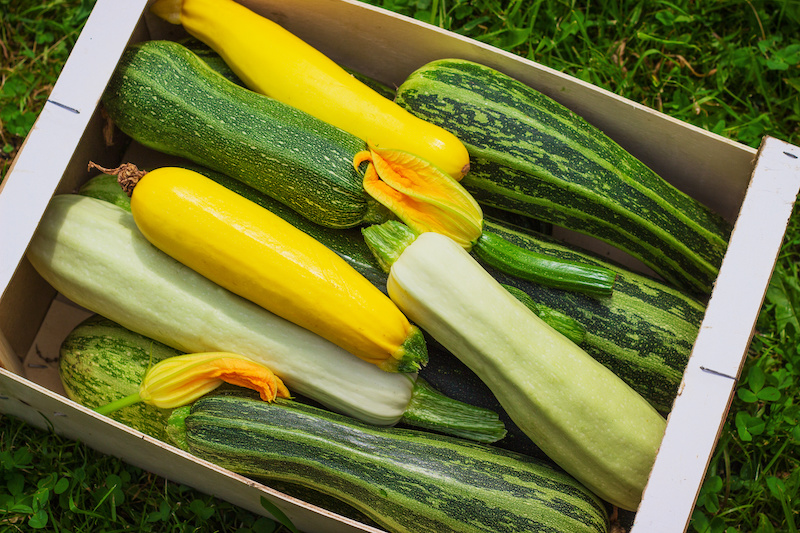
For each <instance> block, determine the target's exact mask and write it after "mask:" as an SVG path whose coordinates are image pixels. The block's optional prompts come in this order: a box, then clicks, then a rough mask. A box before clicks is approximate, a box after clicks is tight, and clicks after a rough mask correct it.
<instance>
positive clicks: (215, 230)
mask: <svg viewBox="0 0 800 533" xmlns="http://www.w3.org/2000/svg"><path fill="white" fill-rule="evenodd" d="M124 173H125V172H124V171H122V172H120V183H121V184H123V188H126V190H129V191H132V192H131V193H130V194H131V211H132V213H133V217H134V221H135V222H136V225H137V227H138V228H139V229H140V231H141V232H142V234H143V235H144V236H145V237H146V238H147V240H148V241H150V242H151V243H152V244H153V245H154V246H155V247H156V248H158V249H160V250H161V251H163V252H164V253H166V254H167V255H169V256H171V257H173V258H174V259H176V260H177V261H179V262H180V263H183V264H184V265H186V266H187V267H189V268H191V269H192V270H194V271H196V272H198V273H199V274H201V275H203V276H205V277H206V278H208V279H210V280H211V281H214V282H215V283H217V284H218V285H221V286H223V287H225V288H226V289H228V290H230V291H231V292H233V293H235V294H238V295H239V296H242V297H243V298H246V299H248V300H250V301H252V302H254V303H256V304H258V305H260V306H261V307H263V308H265V309H267V310H269V311H271V312H273V313H275V314H276V315H278V316H280V317H282V318H284V319H286V320H288V321H290V322H293V323H295V324H297V325H299V326H302V327H303V328H305V329H308V330H310V331H312V332H314V333H316V334H318V335H320V336H321V337H323V338H325V339H327V340H329V341H330V342H332V343H334V344H336V345H337V346H339V347H341V348H343V349H345V350H347V351H348V352H350V353H352V354H354V355H356V356H358V357H360V358H361V359H363V360H365V361H368V362H370V363H373V364H375V365H378V366H379V367H380V368H381V369H383V370H386V371H391V372H415V371H417V370H419V368H420V366H421V365H424V364H425V363H427V349H426V346H425V341H424V337H423V335H422V332H421V331H420V330H419V329H418V328H417V327H416V326H414V325H412V324H411V323H410V322H409V321H408V319H407V318H406V317H405V315H403V313H402V312H401V311H400V310H399V309H398V308H397V306H395V304H394V303H393V302H392V301H391V300H390V299H389V298H388V297H387V296H386V295H385V294H383V293H382V292H381V291H380V290H379V289H377V288H376V287H375V286H374V285H373V284H372V283H371V282H370V281H368V280H367V279H366V278H365V277H363V276H362V275H361V274H359V273H358V272H357V271H356V270H355V269H354V268H353V267H351V266H350V265H349V264H347V263H346V262H345V261H344V260H343V259H342V258H341V257H340V256H339V255H337V254H336V253H334V252H333V251H331V250H330V249H328V248H327V247H326V246H324V245H323V244H322V243H320V242H319V241H317V240H316V239H314V238H312V237H311V236H309V235H307V234H306V233H304V232H302V231H300V230H298V229H297V228H295V227H294V226H292V225H291V224H289V223H288V222H286V221H285V220H283V219H282V218H280V217H279V216H277V215H275V214H273V213H272V212H270V211H268V210H267V209H264V208H263V207H261V206H259V205H258V204H256V203H255V202H252V201H250V200H248V199H246V198H244V197H243V196H240V195H238V194H236V193H234V192H233V191H231V190H229V189H227V188H225V187H223V186H222V185H219V184H218V183H216V182H214V181H213V180H211V179H209V178H206V177H205V176H203V175H201V174H199V173H197V172H194V171H192V170H188V169H184V168H177V167H162V168H159V169H156V170H153V171H152V172H148V173H140V174H137V175H134V177H133V179H132V180H131V182H132V186H130V185H129V184H127V183H125V177H124V176H123V174H124Z"/></svg>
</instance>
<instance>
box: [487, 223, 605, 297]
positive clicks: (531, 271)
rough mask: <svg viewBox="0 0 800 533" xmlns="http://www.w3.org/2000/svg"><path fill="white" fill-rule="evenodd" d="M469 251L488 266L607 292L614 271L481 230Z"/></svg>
mask: <svg viewBox="0 0 800 533" xmlns="http://www.w3.org/2000/svg"><path fill="white" fill-rule="evenodd" d="M472 252H473V253H474V254H475V255H476V256H477V257H478V258H479V259H480V260H482V261H484V262H485V263H486V264H488V265H489V266H491V267H493V268H496V269H497V270H499V271H501V272H504V273H506V274H509V275H512V276H515V277H517V278H520V279H524V280H527V281H532V282H534V283H538V284H540V285H544V286H546V287H553V288H556V289H563V290H568V291H574V292H581V293H585V294H588V295H590V296H595V297H603V296H610V295H611V293H612V291H613V290H614V282H615V280H616V278H617V273H616V272H614V271H613V270H611V269H608V268H603V267H597V266H593V265H587V264H583V263H578V262H575V261H567V260H564V259H559V258H555V257H550V256H547V255H544V254H540V253H537V252H534V251H531V250H528V249H526V248H523V247H521V246H517V245H516V244H514V243H512V242H510V241H508V240H506V239H504V238H503V237H501V236H499V235H497V234H494V233H490V232H487V231H484V232H483V233H482V234H481V236H480V238H479V239H478V242H477V243H476V244H475V246H474V247H473V248H472Z"/></svg>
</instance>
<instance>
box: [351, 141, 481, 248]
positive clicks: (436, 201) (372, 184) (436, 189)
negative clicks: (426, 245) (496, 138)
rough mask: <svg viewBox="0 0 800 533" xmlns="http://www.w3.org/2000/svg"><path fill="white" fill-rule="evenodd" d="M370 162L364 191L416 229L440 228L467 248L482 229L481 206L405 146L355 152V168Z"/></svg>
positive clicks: (462, 189)
mask: <svg viewBox="0 0 800 533" xmlns="http://www.w3.org/2000/svg"><path fill="white" fill-rule="evenodd" d="M365 161H369V162H370V164H369V165H368V166H367V169H366V172H365V173H364V178H363V186H364V190H365V191H366V192H367V194H369V195H370V196H372V197H373V198H375V199H376V200H377V201H378V202H380V203H381V204H383V205H385V206H386V207H387V208H389V209H390V210H391V211H392V212H393V213H394V214H395V215H396V216H397V217H398V218H399V219H400V220H402V221H403V222H404V223H405V224H406V225H407V226H409V227H410V228H411V229H412V230H414V232H415V233H418V234H419V233H423V232H426V231H433V232H436V233H442V234H444V235H447V236H448V237H450V238H452V239H453V240H455V241H456V242H458V243H459V244H460V245H461V246H463V247H464V248H466V249H467V250H469V249H471V248H472V245H473V244H474V243H475V242H476V241H477V239H478V237H480V235H481V232H482V231H483V213H482V211H481V208H480V206H479V205H478V203H477V202H476V201H475V199H474V198H473V197H472V195H471V194H469V192H467V190H466V189H464V187H463V186H462V185H461V184H460V183H459V182H457V181H456V180H455V179H453V178H452V176H450V175H449V174H447V173H445V172H443V171H441V170H439V169H438V168H436V167H435V166H434V165H432V164H430V163H428V162H427V161H425V160H423V159H421V158H419V157H417V156H415V155H413V154H410V153H408V152H403V151H401V150H389V149H377V148H374V147H372V146H371V147H370V151H369V152H366V151H363V152H359V153H358V154H356V156H355V158H354V160H353V164H354V165H355V167H356V168H358V167H359V165H361V164H362V163H363V162H365Z"/></svg>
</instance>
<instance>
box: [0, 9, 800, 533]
mask: <svg viewBox="0 0 800 533" xmlns="http://www.w3.org/2000/svg"><path fill="white" fill-rule="evenodd" d="M91 3H92V2H91V0H85V1H84V2H78V1H66V0H63V1H59V0H41V1H40V2H31V1H30V0H28V1H23V0H0V9H2V10H3V13H4V14H7V15H4V17H3V19H2V23H0V43H2V49H0V60H2V63H0V83H1V85H0V121H1V122H2V129H0V136H1V137H0V145H2V147H3V150H2V153H3V154H4V160H3V163H2V173H0V178H1V177H2V176H3V175H4V174H5V172H6V170H7V165H8V162H9V161H10V159H11V158H12V157H13V155H14V154H15V152H16V150H17V149H18V148H19V146H20V144H21V142H22V140H23V138H24V136H25V135H26V134H27V132H28V131H29V129H30V126H31V124H32V122H33V120H34V118H35V117H36V115H37V113H38V112H39V110H40V109H41V105H42V104H43V102H44V100H45V99H46V97H47V94H48V92H49V90H50V88H51V87H52V84H53V82H54V80H55V77H56V75H57V74H58V72H59V70H60V68H61V66H62V65H63V61H64V60H65V59H66V56H67V53H68V51H69V49H70V48H71V46H72V44H73V43H74V40H75V38H76V37H77V32H78V29H79V27H80V25H81V24H82V22H83V21H84V20H85V17H86V15H87V13H88V12H89V9H90V7H91ZM371 3H373V4H376V5H380V6H383V7H386V8H388V9H391V10H394V11H396V12H399V13H402V14H406V15H409V16H413V17H416V18H418V19H420V20H423V21H425V22H430V23H432V24H435V25H438V26H442V27H444V28H448V29H451V30H453V31H456V32H458V33H461V34H463V35H467V36H469V37H472V38H475V39H478V40H480V41H483V42H486V43H489V44H492V45H495V46H498V47H501V48H504V49H506V50H509V51H513V52H514V53H517V54H520V55H522V56H524V57H527V58H530V59H533V60H535V61H538V62H540V63H543V64H545V65H547V66H549V67H552V68H554V69H557V70H560V71H563V72H566V73H568V74H571V75H573V76H576V77H578V78H580V79H582V80H586V81H588V82H590V83H593V84H596V85H599V86H601V87H604V88H606V89H608V90H609V91H612V92H614V93H616V94H619V95H622V96H624V97H626V98H629V99H631V100H634V101H636V102H640V103H642V104H644V105H647V106H650V107H652V108H654V109H657V110H659V111H662V112H664V113H666V114H668V115H670V116H673V117H675V118H677V119H680V120H683V121H686V122H689V123H692V124H695V125H697V126H699V127H702V128H705V129H708V130H710V131H713V132H715V133H718V134H720V135H723V136H725V137H728V138H730V139H732V140H735V141H738V142H741V143H744V144H747V145H749V146H753V147H756V146H758V144H759V142H760V140H761V138H762V137H763V136H764V135H771V136H774V137H777V138H780V139H783V140H786V141H788V142H791V143H794V144H800V126H798V125H799V124H800V32H798V28H800V2H799V1H797V0H792V1H789V0H785V1H772V2H766V1H756V0H752V1H731V0H718V1H713V2H712V1H708V2H706V1H699V2H698V1H690V0H673V1H648V2H645V1H638V2H611V1H605V0H600V1H596V2H591V3H587V4H585V5H584V4H581V5H578V4H577V3H573V2H568V1H548V2H544V1H538V0H526V1H524V2H523V1H521V0H504V1H501V0H477V1H474V2H468V1H466V0H449V1H448V0H417V1H413V0H406V1H401V0H395V1H393V0H385V1H379V0H373V1H372V2H371ZM798 265H800V215H798V214H795V215H794V216H793V218H792V220H791V223H790V227H789V231H788V232H787V236H786V238H785V240H784V245H783V249H782V252H781V255H780V257H779V259H778V266H777V268H776V274H775V276H774V278H773V282H772V284H771V286H770V289H769V292H768V294H767V299H766V302H765V304H764V306H763V308H762V311H761V313H760V315H759V319H758V323H757V329H756V334H755V337H754V339H753V342H752V345H751V347H750V351H749V354H748V358H747V361H746V363H745V366H744V369H743V372H742V378H741V380H740V382H739V384H738V386H737V392H736V396H735V398H734V401H733V404H732V406H731V409H730V413H729V416H728V418H727V420H726V424H725V427H724V429H723V432H722V435H721V437H720V441H719V444H718V446H717V449H716V451H715V453H714V456H713V459H712V462H711V465H710V468H709V471H708V475H707V479H706V482H705V484H704V486H703V489H702V491H701V494H700V497H699V499H698V503H697V507H696V509H695V513H694V515H693V519H692V522H691V525H690V531H697V532H726V533H732V532H759V533H769V532H772V531H781V532H783V531H786V532H793V531H797V530H798V527H800V517H799V516H798V510H797V509H798V507H800V506H798V505H797V500H798V497H799V495H798V491H799V490H800V468H798V457H799V456H800V454H799V453H798V451H800V450H798V445H799V444H800V430H798V429H797V422H798V417H799V416H800V407H799V405H800V398H798V387H797V383H798V380H799V379H800V355H799V354H798V346H800V317H799V316H798V313H800V281H798V279H800V278H798V268H800V267H798ZM34 463H41V464H37V465H36V466H35V467H34ZM0 479H2V480H3V481H4V482H5V483H3V482H0V509H5V510H6V512H5V513H4V514H0V531H5V530H8V531H29V530H31V529H33V528H36V527H38V526H43V527H42V529H43V530H52V531H122V530H131V529H133V530H136V529H138V528H140V526H141V525H142V524H143V523H145V522H146V523H147V527H146V528H145V529H147V530H152V531H242V532H244V531H272V529H271V528H275V527H276V526H275V524H274V523H272V522H270V521H266V520H259V519H258V517H257V516H255V515H252V514H251V513H248V512H246V511H243V510H241V509H238V508H236V507H233V506H231V505H230V504H227V503H225V502H222V501H219V500H215V499H213V498H210V497H207V496H204V495H202V494H198V493H196V492H194V491H193V490H192V489H189V488H187V487H184V486H182V485H178V484H174V483H172V482H168V481H165V480H163V479H160V478H158V477H156V476H153V475H151V474H149V473H147V472H143V471H141V470H139V469H137V468H135V467H132V466H129V465H127V464H125V463H123V462H120V461H118V460H115V459H113V458H110V457H106V456H103V455H101V454H97V453H96V452H93V451H91V450H89V449H88V448H86V447H84V446H83V445H81V444H79V443H74V442H71V441H68V440H65V439H62V438H60V437H58V436H56V435H52V434H50V433H47V432H43V431H39V430H36V429H34V428H31V427H29V426H27V425H26V424H24V423H22V422H19V421H17V420H14V419H9V418H3V420H2V422H0Z"/></svg>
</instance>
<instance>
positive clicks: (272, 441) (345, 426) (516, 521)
mask: <svg viewBox="0 0 800 533" xmlns="http://www.w3.org/2000/svg"><path fill="white" fill-rule="evenodd" d="M179 423H180V422H179ZM182 424H183V425H184V428H185V442H186V444H187V446H188V450H189V451H190V452H191V453H193V454H195V455H197V456H198V457H201V458H203V459H206V460H209V461H211V462H213V463H215V464H217V465H220V466H222V467H224V468H227V469H229V470H231V471H234V472H238V473H240V474H243V475H246V476H249V477H253V478H256V479H262V480H266V481H268V482H269V481H271V480H276V481H281V482H288V483H293V484H297V485H301V486H307V487H309V488H312V489H314V490H317V491H320V492H322V493H326V494H329V495H331V496H334V497H337V498H339V499H341V500H343V501H344V502H346V503H347V504H349V505H351V506H352V507H354V508H356V509H358V510H360V511H361V512H363V513H364V514H366V515H367V516H369V517H370V518H371V519H373V520H374V521H375V522H376V523H378V524H379V525H380V526H381V527H383V528H385V529H387V530H388V531H390V532H393V533H401V532H407V533H412V532H413V533H419V532H422V531H425V532H428V531H430V532H434V531H435V532H436V533H448V532H452V533H471V532H492V533H503V532H514V533H518V532H522V531H551V532H554V533H555V532H559V533H569V532H572V533H581V532H587V533H589V532H591V533H599V532H605V531H607V527H608V526H607V520H608V519H607V515H606V510H605V506H604V504H603V503H602V502H601V501H600V500H598V499H597V498H596V496H594V495H593V494H591V493H590V492H589V491H588V490H586V489H585V488H584V487H583V486H582V485H580V484H579V483H577V482H576V481H575V480H574V479H573V478H571V477H570V476H567V475H566V474H564V473H563V472H562V471H560V470H558V469H555V468H553V467H551V466H550V465H547V464H543V463H541V462H539V461H536V460H534V459H531V458H529V457H525V456H523V455H521V454H516V453H513V452H507V451H503V450H499V449H497V448H493V447H491V446H485V445H476V444H474V443H469V442H467V441H463V440H460V439H455V438H450V437H442V436H438V435H434V434H431V433H427V432H422V431H414V430H405V429H399V428H375V427H374V426H368V425H364V424H361V423H359V422H357V421H355V420H353V419H350V418H348V417H344V416H339V415H336V414H334V413H330V412H328V411H324V410H319V409H316V408H314V407H311V406H307V405H303V404H298V403H296V402H291V401H276V402H274V403H266V402H262V401H259V400H257V399H255V398H252V397H249V398H246V397H242V396H240V395H223V394H219V395H214V396H211V397H204V398H201V399H200V400H198V401H197V402H195V404H194V405H193V406H192V408H191V411H190V413H189V414H188V415H186V416H185V417H184V418H183V419H182Z"/></svg>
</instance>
